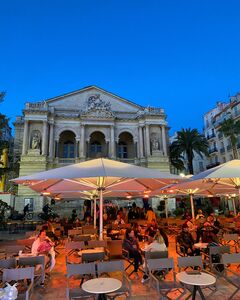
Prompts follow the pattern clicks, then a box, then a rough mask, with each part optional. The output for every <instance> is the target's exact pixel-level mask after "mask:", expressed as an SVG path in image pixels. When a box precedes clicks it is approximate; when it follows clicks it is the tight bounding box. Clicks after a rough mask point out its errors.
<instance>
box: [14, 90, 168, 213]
mask: <svg viewBox="0 0 240 300" xmlns="http://www.w3.org/2000/svg"><path fill="white" fill-rule="evenodd" d="M14 125H15V140H14V151H15V156H16V157H19V160H20V174H19V175H20V176H23V175H28V174H32V173H35V172H40V171H45V170H48V169H51V168H56V167H61V166H64V165H67V164H72V163H78V162H81V161H85V160H88V159H93V158H98V157H106V158H109V159H115V160H119V161H122V162H127V163H133V164H137V165H140V166H145V167H150V168H156V169H159V170H162V171H168V172H169V159H168V126H167V122H166V115H165V113H164V110H163V109H162V108H154V107H143V106H141V105H138V104H135V103H133V102H131V101H128V100H126V99H124V98H121V97H119V96H116V95H114V94H111V93H109V92H107V91H105V90H103V89H101V88H98V87H96V86H89V87H86V88H83V89H81V90H78V91H75V92H71V93H68V94H65V95H61V96H57V97H54V98H51V99H48V100H45V101H41V102H37V103H26V104H25V108H24V111H23V115H22V116H19V117H17V118H16V121H15V123H14ZM17 198H18V199H17V201H15V203H16V204H15V205H16V209H17V210H22V209H23V207H24V204H25V203H28V202H29V199H31V202H32V205H33V207H34V210H41V207H42V205H43V202H44V199H43V197H42V196H41V195H38V194H35V193H34V192H33V191H32V190H30V189H28V188H27V187H24V186H19V188H18V196H17Z"/></svg>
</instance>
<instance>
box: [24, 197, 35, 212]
mask: <svg viewBox="0 0 240 300" xmlns="http://www.w3.org/2000/svg"><path fill="white" fill-rule="evenodd" d="M27 204H29V211H33V198H24V207H25V206H26V205H27Z"/></svg>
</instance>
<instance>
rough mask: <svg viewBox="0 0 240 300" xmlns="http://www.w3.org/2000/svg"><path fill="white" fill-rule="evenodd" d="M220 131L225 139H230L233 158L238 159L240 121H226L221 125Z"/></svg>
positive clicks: (231, 119) (230, 119)
mask: <svg viewBox="0 0 240 300" xmlns="http://www.w3.org/2000/svg"><path fill="white" fill-rule="evenodd" d="M218 130H219V131H220V132H222V133H223V135H224V136H225V137H229V138H230V142H231V146H232V151H233V158H234V159H238V151H237V135H239V134H240V120H238V121H236V122H234V120H233V118H229V119H227V120H224V121H223V122H222V123H221V124H220V128H219V129H218Z"/></svg>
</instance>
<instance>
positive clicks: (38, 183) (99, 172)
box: [12, 158, 182, 239]
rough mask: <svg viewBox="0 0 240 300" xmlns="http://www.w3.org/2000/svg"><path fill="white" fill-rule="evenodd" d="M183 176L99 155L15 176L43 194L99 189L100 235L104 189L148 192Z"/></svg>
mask: <svg viewBox="0 0 240 300" xmlns="http://www.w3.org/2000/svg"><path fill="white" fill-rule="evenodd" d="M179 180H182V178H181V177H180V176H178V175H173V174H170V173H167V172H160V171H157V170H153V169H149V168H143V167H138V166H135V165H130V164H126V163H121V162H118V161H114V160H109V159H104V158H99V159H93V160H89V161H85V162H82V163H78V164H74V165H69V166H66V167H62V168H56V169H51V170H48V171H44V172H40V173H36V174H32V175H27V176H22V177H19V178H15V179H13V180H12V181H14V182H15V183H17V184H23V185H26V186H28V187H29V188H31V189H33V190H35V191H37V192H39V193H42V194H43V195H49V196H54V195H59V194H61V193H65V194H66V193H67V192H68V193H74V192H79V191H96V190H97V191H98V192H99V199H100V203H99V206H100V224H99V225H100V226H99V236H100V239H102V231H103V218H102V216H103V191H109V192H110V191H111V192H123V191H125V192H130V193H131V192H139V191H141V192H149V191H152V190H156V189H157V188H161V187H164V186H166V185H168V184H171V183H174V182H177V181H179Z"/></svg>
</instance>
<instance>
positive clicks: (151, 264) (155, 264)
mask: <svg viewBox="0 0 240 300" xmlns="http://www.w3.org/2000/svg"><path fill="white" fill-rule="evenodd" d="M147 263H148V269H149V271H150V272H151V271H152V270H165V269H174V261H173V258H156V259H149V260H148V262H147Z"/></svg>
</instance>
